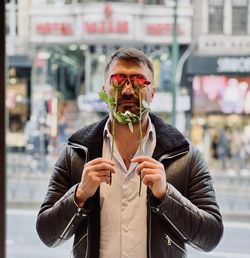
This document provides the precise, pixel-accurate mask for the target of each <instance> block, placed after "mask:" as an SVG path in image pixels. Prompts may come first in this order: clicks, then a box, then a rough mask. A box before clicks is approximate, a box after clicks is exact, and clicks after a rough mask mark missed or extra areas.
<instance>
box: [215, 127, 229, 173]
mask: <svg viewBox="0 0 250 258" xmlns="http://www.w3.org/2000/svg"><path fill="white" fill-rule="evenodd" d="M217 154H218V157H219V159H220V160H221V168H222V169H223V170H225V169H227V159H228V158H229V157H230V149H229V140H228V136H227V128H226V127H225V128H222V129H221V130H220V133H219V137H218V142H217Z"/></svg>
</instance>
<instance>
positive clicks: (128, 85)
mask: <svg viewBox="0 0 250 258" xmlns="http://www.w3.org/2000/svg"><path fill="white" fill-rule="evenodd" d="M134 93H135V91H134V88H133V86H132V83H131V82H130V80H127V81H126V83H125V84H124V86H123V90H122V94H126V95H131V94H134Z"/></svg>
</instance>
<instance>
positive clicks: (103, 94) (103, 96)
mask: <svg viewBox="0 0 250 258" xmlns="http://www.w3.org/2000/svg"><path fill="white" fill-rule="evenodd" d="M98 95H99V99H101V100H102V101H104V102H106V103H108V102H109V98H110V97H109V96H108V94H107V93H106V92H104V91H100V92H99V93H98Z"/></svg>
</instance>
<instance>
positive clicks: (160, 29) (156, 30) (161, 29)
mask: <svg viewBox="0 0 250 258" xmlns="http://www.w3.org/2000/svg"><path fill="white" fill-rule="evenodd" d="M172 28H173V25H172V24H170V23H156V24H154V23H152V24H147V25H146V32H147V34H151V35H171V34H172ZM177 33H178V35H184V31H183V29H182V27H181V26H180V25H178V28H177Z"/></svg>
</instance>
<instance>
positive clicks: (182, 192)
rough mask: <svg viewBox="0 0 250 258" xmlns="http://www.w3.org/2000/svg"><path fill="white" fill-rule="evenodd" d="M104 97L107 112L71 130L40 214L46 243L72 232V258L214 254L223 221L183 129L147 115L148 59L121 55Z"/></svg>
mask: <svg viewBox="0 0 250 258" xmlns="http://www.w3.org/2000/svg"><path fill="white" fill-rule="evenodd" d="M103 90H104V91H103V92H102V93H101V94H100V96H101V98H102V99H104V100H105V101H106V102H107V103H108V104H109V107H110V114H109V116H106V117H105V118H104V119H102V120H101V121H99V122H98V123H95V124H92V125H90V126H87V127H85V128H82V129H80V130H79V131H77V132H76V133H75V134H73V135H72V136H71V137H70V138H69V140H68V144H67V145H66V146H65V148H64V149H63V150H62V152H61V155H60V156H59V158H58V160H57V162H56V165H55V167H54V171H53V174H52V176H51V180H50V184H49V188H48V192H47V195H46V198H45V200H44V202H43V204H42V206H41V209H40V211H39V214H38V218H37V231H38V234H39V236H40V238H41V240H42V241H43V242H44V243H45V244H46V245H48V246H57V245H59V244H60V243H62V242H64V241H65V240H67V239H69V238H70V237H71V236H73V235H74V244H73V249H72V255H73V257H76V258H83V257H91V258H97V257H101V258H118V257H124V258H125V257H132V258H137V257H139V258H146V257H154V258H163V257H168V258H180V257H186V248H185V244H190V245H192V246H194V247H196V248H198V249H200V250H204V251H210V250H212V249H213V248H215V246H216V245H217V244H218V243H219V241H220V239H221V237H222V233H223V224H222V217H221V214H220V211H219V207H218V204H217V202H216V198H215V191H214V188H213V185H212V180H211V175H210V173H209V169H208V167H207V164H206V163H205V161H204V159H203V158H202V155H201V153H200V152H199V151H198V150H197V149H196V148H195V147H194V146H193V145H192V144H191V143H190V142H189V141H188V140H186V138H184V136H183V135H182V134H181V133H180V132H179V131H177V129H175V128H173V127H172V126H170V125H168V124H166V123H165V122H164V121H162V120H161V119H160V118H158V117H157V116H156V115H154V114H152V113H149V111H148V105H149V104H150V102H151V101H152V99H153V97H154V93H155V86H154V83H153V66H152V63H151V61H150V59H149V58H148V57H147V56H146V55H145V54H144V53H143V52H141V51H138V50H136V49H133V48H125V49H119V50H117V51H116V52H115V53H114V54H113V55H112V56H111V57H110V59H109V61H108V63H107V66H106V70H105V83H104V87H103Z"/></svg>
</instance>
